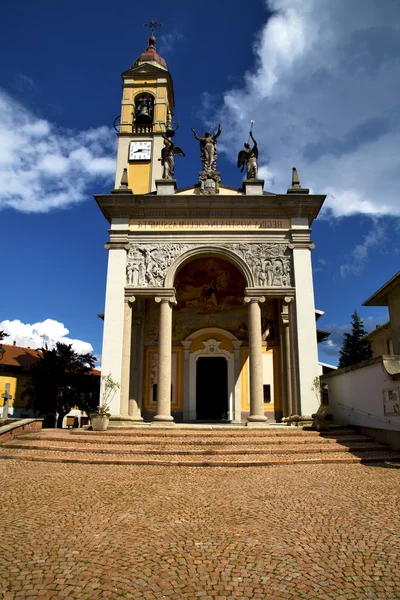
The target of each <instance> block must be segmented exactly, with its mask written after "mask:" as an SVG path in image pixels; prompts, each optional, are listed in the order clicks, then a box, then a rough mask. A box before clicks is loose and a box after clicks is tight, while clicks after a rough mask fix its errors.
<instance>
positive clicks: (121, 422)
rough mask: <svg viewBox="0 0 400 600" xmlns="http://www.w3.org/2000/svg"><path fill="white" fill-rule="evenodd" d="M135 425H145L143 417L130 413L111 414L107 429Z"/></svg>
mask: <svg viewBox="0 0 400 600" xmlns="http://www.w3.org/2000/svg"><path fill="white" fill-rule="evenodd" d="M135 425H145V423H144V421H143V418H142V417H140V416H138V417H131V416H130V415H111V417H110V422H109V425H108V429H124V428H129V427H134V426H135Z"/></svg>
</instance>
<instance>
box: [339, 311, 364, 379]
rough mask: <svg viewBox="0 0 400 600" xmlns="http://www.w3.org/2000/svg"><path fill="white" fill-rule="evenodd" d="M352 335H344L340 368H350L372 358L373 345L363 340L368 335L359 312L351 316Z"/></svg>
mask: <svg viewBox="0 0 400 600" xmlns="http://www.w3.org/2000/svg"><path fill="white" fill-rule="evenodd" d="M351 319H352V321H351V333H345V334H344V335H343V343H342V348H341V350H340V355H339V357H340V358H339V367H349V366H350V365H355V364H356V363H359V362H362V361H364V360H369V359H370V358H372V350H371V343H370V342H369V341H368V340H363V339H362V338H363V337H364V336H365V335H366V334H367V332H366V331H365V329H364V324H363V322H362V321H361V319H360V317H359V316H358V313H357V311H356V310H355V311H354V313H353V314H352V315H351Z"/></svg>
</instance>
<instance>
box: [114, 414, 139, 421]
mask: <svg viewBox="0 0 400 600" xmlns="http://www.w3.org/2000/svg"><path fill="white" fill-rule="evenodd" d="M110 421H133V422H138V421H139V422H141V421H143V417H141V416H140V415H137V416H136V417H131V415H111V417H110Z"/></svg>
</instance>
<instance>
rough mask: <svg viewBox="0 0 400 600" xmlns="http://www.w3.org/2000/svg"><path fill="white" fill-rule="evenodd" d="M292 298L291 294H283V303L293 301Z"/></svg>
mask: <svg viewBox="0 0 400 600" xmlns="http://www.w3.org/2000/svg"><path fill="white" fill-rule="evenodd" d="M293 299H294V298H293V296H285V297H284V298H283V303H284V304H290V303H291V302H293Z"/></svg>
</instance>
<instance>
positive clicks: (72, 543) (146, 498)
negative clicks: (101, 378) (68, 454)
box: [0, 460, 400, 600]
mask: <svg viewBox="0 0 400 600" xmlns="http://www.w3.org/2000/svg"><path fill="white" fill-rule="evenodd" d="M0 481H1V482H2V484H1V487H0V519H1V536H0V589H1V591H0V598H1V599H4V600H5V599H7V600H14V599H15V600H21V599H26V600H44V599H48V598H54V599H64V600H72V599H74V600H77V599H79V600H86V599H87V600H89V599H90V600H96V599H98V598H107V599H110V600H113V599H120V598H135V599H139V598H140V599H144V600H153V599H161V598H165V599H168V600H178V599H179V600H180V599H182V598H190V599H195V598H200V599H201V600H210V599H213V600H225V599H226V600H227V599H230V598H241V599H242V600H245V599H253V598H254V599H255V598H258V599H265V598H267V599H273V600H298V599H299V600H300V599H311V598H313V599H314V598H315V599H318V600H323V599H335V600H353V599H361V598H362V599H364V598H366V599H375V598H382V599H394V600H398V599H399V598H400V569H399V564H400V539H399V538H400V521H399V515H400V468H396V466H394V465H392V466H389V465H387V466H382V465H379V466H378V465H376V466H364V465H360V464H354V465H352V464H328V465H288V466H276V467H270V468H258V467H255V468H248V469H236V468H231V469H227V468H215V469H200V468H179V467H165V468H161V467H135V466H119V465H116V466H106V465H82V464H62V463H60V464H57V463H43V462H22V461H21V462H19V461H16V460H7V461H1V462H0Z"/></svg>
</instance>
